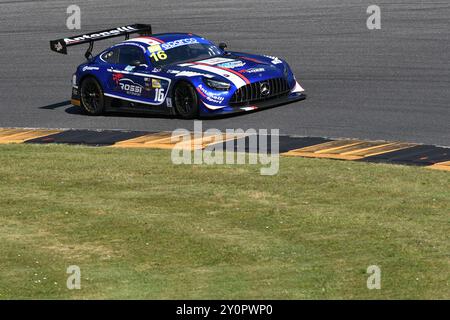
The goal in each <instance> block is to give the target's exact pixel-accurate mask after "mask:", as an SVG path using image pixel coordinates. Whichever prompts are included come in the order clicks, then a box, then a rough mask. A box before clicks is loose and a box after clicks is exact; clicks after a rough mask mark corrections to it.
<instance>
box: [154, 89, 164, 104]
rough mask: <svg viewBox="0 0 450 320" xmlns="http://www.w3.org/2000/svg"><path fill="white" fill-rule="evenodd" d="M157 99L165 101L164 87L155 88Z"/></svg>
mask: <svg viewBox="0 0 450 320" xmlns="http://www.w3.org/2000/svg"><path fill="white" fill-rule="evenodd" d="M155 100H156V101H157V102H163V101H164V88H160V89H155Z"/></svg>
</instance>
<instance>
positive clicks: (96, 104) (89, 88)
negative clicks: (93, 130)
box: [80, 77, 105, 116]
mask: <svg viewBox="0 0 450 320" xmlns="http://www.w3.org/2000/svg"><path fill="white" fill-rule="evenodd" d="M80 97H81V99H80V100H81V106H82V107H83V109H84V110H85V111H86V112H87V113H88V114H89V115H91V116H98V115H100V114H102V113H103V110H104V108H105V97H104V95H103V89H102V87H101V86H100V84H99V83H98V81H97V80H95V79H94V78H92V77H89V78H86V79H85V80H83V82H82V83H81V89H80Z"/></svg>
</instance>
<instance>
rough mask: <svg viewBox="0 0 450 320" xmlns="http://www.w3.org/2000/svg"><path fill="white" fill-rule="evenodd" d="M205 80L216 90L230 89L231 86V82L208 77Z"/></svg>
mask: <svg viewBox="0 0 450 320" xmlns="http://www.w3.org/2000/svg"><path fill="white" fill-rule="evenodd" d="M204 81H205V83H206V85H207V86H208V87H210V88H212V89H215V90H224V91H226V90H229V89H230V87H231V84H229V83H228V82H223V81H217V80H212V79H207V78H204Z"/></svg>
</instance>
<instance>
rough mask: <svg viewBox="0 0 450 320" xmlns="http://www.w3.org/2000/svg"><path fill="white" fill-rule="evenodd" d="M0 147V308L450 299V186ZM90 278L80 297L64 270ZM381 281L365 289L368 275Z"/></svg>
mask: <svg viewBox="0 0 450 320" xmlns="http://www.w3.org/2000/svg"><path fill="white" fill-rule="evenodd" d="M259 169H260V168H259V167H258V166H251V165H241V166H206V165H194V166H187V165H178V166H176V165H173V164H172V163H171V161H170V151H164V150H161V151H160V150H134V149H112V148H89V147H81V146H60V145H3V146H0V256H1V259H0V299H15V298H20V299H22V298H23V299H42V298H45V299H47V298H56V299H79V298H83V299H94V298H96V299H104V298H112V299H120V298H125V299H127V298H134V299H317V298H325V299H341V298H349V299H381V298H388V299H394V298H395V299H397V298H408V299H415V298H424V299H432V298H438V299H449V298H450V295H449V292H450V290H449V274H450V273H449V271H450V269H449V262H450V259H449V252H450V250H449V249H450V248H449V238H448V235H449V234H450V232H449V231H450V229H449V224H450V219H449V218H450V188H449V186H450V174H449V173H448V172H439V171H432V170H428V169H424V168H416V167H404V166H392V165H381V164H380V165H377V164H365V163H356V162H344V161H333V160H322V159H321V160H318V159H300V158H282V159H281V162H280V172H279V174H278V175H277V176H272V177H270V176H261V175H260V174H259ZM70 265H77V266H79V267H80V268H81V290H68V289H67V287H66V280H67V277H68V276H69V275H68V274H66V269H67V267H68V266H70ZM370 265H378V266H379V267H380V268H381V270H382V276H381V285H382V288H381V290H368V289H367V287H366V281H367V278H368V276H369V275H368V274H366V269H367V267H368V266H370Z"/></svg>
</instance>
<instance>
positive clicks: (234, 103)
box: [50, 24, 306, 119]
mask: <svg viewBox="0 0 450 320" xmlns="http://www.w3.org/2000/svg"><path fill="white" fill-rule="evenodd" d="M134 33H138V34H139V36H138V37H137V38H133V39H130V37H129V36H130V34H134ZM117 36H125V41H123V42H120V43H118V44H116V45H113V46H112V47H110V48H108V49H106V50H104V51H102V52H101V53H100V54H98V55H97V56H93V55H92V50H93V45H94V42H96V41H99V40H103V39H108V38H112V37H117ZM85 43H89V48H88V49H87V51H86V54H85V57H86V59H87V61H86V62H85V63H83V64H81V65H80V66H79V67H78V68H77V71H76V73H75V74H74V75H73V81H72V82H73V87H72V100H71V101H72V104H73V105H76V106H81V107H83V109H84V110H85V111H86V112H87V113H88V114H90V115H99V114H101V113H103V112H105V111H126V112H150V113H159V114H169V115H178V116H180V117H182V118H186V119H192V118H196V117H199V116H200V117H208V116H218V115H225V114H231V113H237V112H245V111H252V110H257V109H261V108H267V107H273V106H278V105H282V104H286V103H290V102H294V101H299V100H302V99H304V98H305V97H306V96H305V93H304V90H303V88H302V87H301V86H300V85H299V83H298V82H297V80H296V78H295V76H294V75H293V74H292V71H291V69H290V67H289V65H288V64H287V63H286V62H285V61H283V60H281V59H279V58H277V57H272V56H260V55H252V54H246V53H239V52H232V51H227V50H226V48H227V46H226V44H224V43H221V44H220V45H219V46H216V45H214V44H213V43H212V42H210V41H208V40H206V39H205V38H202V37H200V36H197V35H194V34H191V33H165V34H155V35H153V34H152V31H151V26H150V25H147V24H134V25H128V26H124V27H119V28H115V29H108V30H103V31H99V32H95V33H90V34H84V35H79V36H75V37H70V38H64V39H58V40H53V41H50V48H51V49H52V50H53V51H55V52H59V53H63V54H67V47H70V46H74V45H79V44H85Z"/></svg>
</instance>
